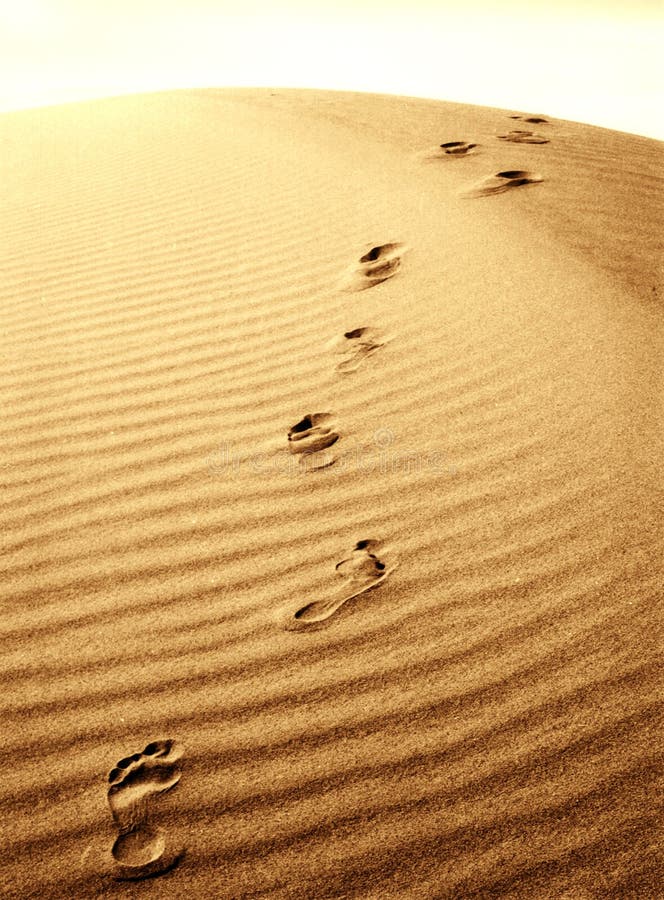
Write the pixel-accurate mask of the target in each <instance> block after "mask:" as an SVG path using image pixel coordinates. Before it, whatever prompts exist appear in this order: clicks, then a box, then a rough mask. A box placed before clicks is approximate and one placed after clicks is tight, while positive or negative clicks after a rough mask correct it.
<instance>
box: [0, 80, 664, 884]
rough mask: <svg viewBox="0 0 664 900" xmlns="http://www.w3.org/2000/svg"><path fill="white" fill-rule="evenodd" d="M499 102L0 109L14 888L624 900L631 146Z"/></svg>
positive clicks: (643, 475) (225, 102) (635, 839)
mask: <svg viewBox="0 0 664 900" xmlns="http://www.w3.org/2000/svg"><path fill="white" fill-rule="evenodd" d="M536 112H537V111H536ZM517 114H518V115H521V117H522V118H521V119H511V118H510V115H517ZM527 118H529V116H528V113H527V112H523V113H519V111H501V110H495V109H484V108H476V107H469V106H460V105H458V104H448V103H436V102H432V101H420V100H412V99H408V98H395V97H379V96H370V95H361V94H337V93H332V92H306V91H286V90H281V91H279V90H275V91H269V90H262V91H259V90H247V91H242V90H225V91H224V90H220V91H212V90H211V91H182V92H174V93H168V94H153V95H145V96H136V97H126V98H117V99H110V100H105V101H95V102H92V103H83V104H73V105H68V106H63V107H57V108H55V107H54V108H50V109H44V110H33V111H27V112H22V113H11V114H5V115H3V116H0V140H1V142H2V148H3V151H2V169H3V171H2V176H3V177H2V191H3V202H2V209H3V234H4V236H5V237H4V240H3V246H2V248H1V249H0V259H1V263H0V265H1V268H2V271H3V278H2V284H1V285H0V291H1V293H2V297H1V299H0V315H1V317H2V326H1V333H2V341H3V350H4V352H3V354H2V360H1V361H0V366H1V368H2V376H1V377H2V388H3V397H4V415H3V418H2V426H1V427H2V430H3V435H2V477H3V482H2V484H3V491H2V501H1V510H0V527H1V529H2V534H3V544H2V567H3V572H4V577H3V580H2V619H1V625H0V628H1V632H0V633H1V646H2V657H1V663H0V665H1V667H2V678H3V683H4V685H5V691H4V692H3V697H2V709H1V713H0V716H1V722H2V732H3V736H4V737H3V742H2V743H3V745H4V754H5V765H4V778H3V781H2V785H0V793H1V794H2V804H3V809H4V810H5V813H4V817H3V818H4V821H5V825H6V826H8V828H6V830H5V835H4V839H3V841H4V850H3V853H2V858H1V863H0V865H1V870H2V875H1V876H0V878H1V880H0V892H1V893H2V895H3V896H6V897H17V898H18V897H20V898H29V897H40V898H62V897H76V898H78V897H81V898H87V897H106V896H108V897H129V896H131V897H133V896H138V895H140V896H146V897H155V898H171V897H172V898H179V897H191V896H194V897H218V898H233V900H239V898H254V897H272V898H312V900H313V898H316V900H320V898H325V897H329V898H341V897H345V898H346V897H347V898H350V897H363V898H376V900H378V898H381V900H382V898H389V897H404V898H432V897H435V898H466V897H468V898H472V897H478V898H479V897H514V898H517V897H519V898H522V897H533V898H559V897H569V898H574V900H584V898H600V897H601V898H606V897H654V896H657V891H658V890H659V887H658V885H660V886H661V883H662V876H663V874H664V873H663V872H662V868H661V857H659V856H658V852H657V851H658V849H661V847H660V846H658V840H661V839H658V831H657V816H658V814H659V812H658V810H659V809H660V808H661V797H662V793H661V792H662V775H661V771H662V769H661V762H662V755H661V746H662V744H661V736H662V735H661V707H660V705H659V702H660V700H661V677H660V675H659V664H658V663H659V658H660V654H661V649H662V640H661V638H662V626H661V621H662V608H661V598H662V583H663V575H664V572H663V571H662V570H663V566H662V558H663V557H662V538H663V533H662V532H663V527H662V482H661V476H660V472H659V467H660V464H661V459H662V457H663V455H664V447H663V446H662V445H663V443H664V441H663V440H662V427H661V425H662V407H661V398H662V387H663V385H662V375H661V372H662V365H661V364H662V358H663V355H662V351H663V346H662V343H663V342H662V329H661V325H662V305H661V303H662V289H663V287H664V285H663V282H662V278H661V269H660V266H661V246H660V245H659V243H658V234H661V233H662V227H661V226H662V224H663V223H662V207H661V197H662V186H663V185H662V182H663V172H664V169H663V166H662V164H663V162H664V152H663V145H661V144H659V143H657V142H655V141H650V140H646V139H644V138H638V137H633V136H629V135H624V134H618V133H612V132H608V131H604V130H602V129H597V128H592V127H589V126H583V125H578V124H573V123H569V122H561V121H557V120H549V121H545V122H537V123H527V122H526V121H525V120H526V119H527ZM536 118H540V116H536ZM511 132H518V133H520V135H521V137H519V136H518V134H517V135H516V139H515V135H513V134H512V136H511V137H510V133H511ZM526 132H532V133H533V134H536V135H539V136H540V137H541V138H542V140H541V141H540V140H539V139H537V140H536V141H528V140H526V139H525V138H524V134H525V133H526ZM499 135H503V136H505V135H507V137H502V138H501V137H499ZM441 144H448V147H447V148H441V147H440V145H441ZM471 145H473V146H471ZM450 150H451V151H452V152H447V151H450ZM132 754H135V756H133V757H132ZM118 762H120V763H121V765H116V763H118ZM109 773H110V781H109ZM109 788H110V790H109ZM160 842H161V843H160ZM112 847H114V848H115V850H114V852H115V858H113V856H112V855H111V848H112ZM155 848H156V849H155ZM153 851H154V853H153ZM141 854H143V855H141ZM152 855H154V856H155V858H156V857H158V859H157V862H156V863H155V864H154V865H155V867H156V868H155V869H153V870H150V869H149V866H150V865H151V864H152V863H150V860H151V859H152ZM159 860H162V862H159ZM146 861H147V862H146ZM166 861H168V865H167V864H166ZM162 863H163V868H164V869H165V868H169V871H168V872H166V871H164V872H161V874H160V870H159V867H160V866H162ZM144 864H146V865H147V866H148V868H147V869H145V870H144V869H142V868H141V867H142V866H143V865H144ZM132 873H135V874H136V875H139V874H146V875H153V876H155V877H152V878H149V879H146V880H142V881H140V882H131V881H123V880H118V877H119V876H121V877H131V876H132Z"/></svg>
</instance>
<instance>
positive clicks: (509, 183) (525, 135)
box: [427, 115, 549, 197]
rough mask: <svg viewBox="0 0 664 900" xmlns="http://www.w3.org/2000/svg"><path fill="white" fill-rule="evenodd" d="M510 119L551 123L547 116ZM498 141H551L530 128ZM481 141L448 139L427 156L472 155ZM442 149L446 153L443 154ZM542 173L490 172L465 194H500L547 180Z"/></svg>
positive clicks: (464, 195) (525, 171) (502, 135)
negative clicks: (475, 142) (471, 141)
mask: <svg viewBox="0 0 664 900" xmlns="http://www.w3.org/2000/svg"><path fill="white" fill-rule="evenodd" d="M509 118H510V119H518V120H521V121H523V122H526V123H528V124H533V125H547V124H548V121H547V120H546V119H545V118H544V117H543V116H521V115H512V116H510V117H509ZM496 137H497V138H498V140H500V141H507V142H509V143H512V144H548V143H549V138H547V137H546V136H545V135H543V134H538V133H537V132H534V131H528V130H526V129H513V130H512V131H509V132H507V133H506V134H498V135H496ZM477 147H479V144H473V143H469V142H467V141H446V142H445V143H443V144H440V148H439V150H438V151H437V152H435V153H434V154H430V155H429V156H428V157H427V158H429V159H435V158H436V157H440V156H453V157H461V156H469V155H470V154H471V153H474V152H475V150H476V148H477ZM441 151H442V153H441ZM543 180H544V179H543V178H542V176H541V175H539V174H538V173H537V172H531V171H528V170H525V169H505V170H504V171H501V172H496V173H495V174H493V175H488V176H487V177H486V178H484V179H483V180H482V181H480V182H479V183H478V184H475V185H472V186H471V187H469V188H467V189H466V190H465V191H463V192H462V194H461V196H462V197H488V196H490V195H491V194H500V193H503V192H504V191H508V190H511V189H513V188H517V187H521V186H522V185H525V184H537V183H538V182H541V181H543Z"/></svg>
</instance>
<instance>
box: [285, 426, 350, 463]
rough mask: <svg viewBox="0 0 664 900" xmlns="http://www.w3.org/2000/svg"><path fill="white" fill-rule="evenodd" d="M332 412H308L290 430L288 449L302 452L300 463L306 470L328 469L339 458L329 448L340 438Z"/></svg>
mask: <svg viewBox="0 0 664 900" xmlns="http://www.w3.org/2000/svg"><path fill="white" fill-rule="evenodd" d="M339 438H340V435H339V433H338V432H337V431H335V426H334V423H333V421H332V415H331V413H308V414H307V415H306V416H304V417H303V418H302V419H300V421H299V422H297V423H296V424H295V425H293V427H292V428H291V429H290V430H289V432H288V449H289V450H290V452H291V453H298V454H300V458H299V465H300V467H301V468H302V469H305V470H306V471H316V470H317V469H326V468H327V467H328V466H331V465H332V464H333V463H334V462H335V461H336V459H337V456H336V453H334V452H333V451H331V450H330V449H329V448H330V447H332V446H333V445H334V444H336V442H337V441H338V440H339Z"/></svg>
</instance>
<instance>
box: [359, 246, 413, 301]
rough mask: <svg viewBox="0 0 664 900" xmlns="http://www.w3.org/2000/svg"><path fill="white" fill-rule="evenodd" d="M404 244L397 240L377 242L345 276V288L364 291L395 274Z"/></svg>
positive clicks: (399, 264) (399, 263)
mask: <svg viewBox="0 0 664 900" xmlns="http://www.w3.org/2000/svg"><path fill="white" fill-rule="evenodd" d="M405 250H406V245H405V244H401V243H399V242H397V241H393V242H392V243H389V244H377V245H376V246H375V247H371V249H370V250H367V252H366V253H364V254H363V255H362V256H361V257H360V259H359V260H358V264H357V265H356V266H355V267H354V268H353V269H352V271H351V272H350V273H349V274H348V275H347V277H346V290H349V291H364V290H366V288H370V287H373V286H374V285H375V284H380V283H381V282H382V281H387V279H388V278H392V276H393V275H396V273H397V271H398V270H399V267H400V266H401V257H402V255H403V253H404V252H405Z"/></svg>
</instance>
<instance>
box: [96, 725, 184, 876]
mask: <svg viewBox="0 0 664 900" xmlns="http://www.w3.org/2000/svg"><path fill="white" fill-rule="evenodd" d="M181 755H182V751H181V750H180V748H179V747H178V746H177V744H176V743H175V742H174V741H171V740H165V741H153V742H152V743H151V744H148V745H147V747H146V748H145V749H144V750H143V752H142V753H133V754H132V755H131V756H127V757H125V758H124V759H121V760H120V761H119V762H118V763H116V765H115V767H114V768H113V769H111V771H110V773H109V776H108V780H109V782H110V785H111V786H110V787H109V789H108V805H109V806H110V808H111V814H112V816H113V820H114V821H115V824H116V826H117V828H118V836H117V838H116V839H115V842H114V844H113V846H112V848H111V855H112V857H113V860H114V861H115V864H114V867H113V870H112V875H113V877H114V878H116V879H120V880H138V879H141V878H150V877H154V876H155V875H161V874H163V873H164V872H167V871H169V870H170V869H172V868H173V867H174V866H175V865H177V863H178V862H179V860H180V859H181V858H182V856H183V853H184V851H183V850H182V848H178V849H172V848H171V849H168V848H167V846H166V836H165V833H164V831H163V829H161V828H159V827H156V826H154V825H153V824H152V823H151V821H150V818H151V816H150V805H151V802H152V800H153V799H154V798H155V797H156V796H157V795H158V794H161V793H163V792H164V791H169V790H171V788H174V787H175V785H176V784H177V783H178V781H179V780H180V775H181V768H180V757H181Z"/></svg>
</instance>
